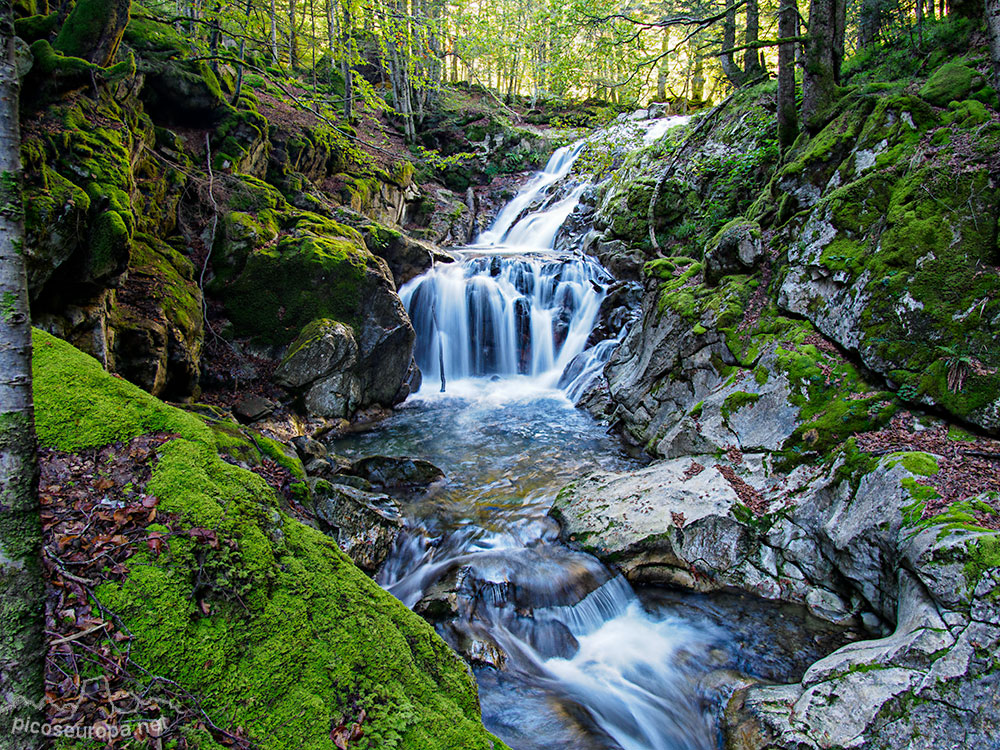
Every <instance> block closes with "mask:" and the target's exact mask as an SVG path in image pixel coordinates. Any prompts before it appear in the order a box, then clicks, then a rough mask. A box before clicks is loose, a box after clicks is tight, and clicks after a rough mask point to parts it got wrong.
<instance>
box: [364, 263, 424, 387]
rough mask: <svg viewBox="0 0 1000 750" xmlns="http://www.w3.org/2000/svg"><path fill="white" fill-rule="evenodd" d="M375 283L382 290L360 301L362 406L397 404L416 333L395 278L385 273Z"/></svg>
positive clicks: (411, 355) (410, 360) (411, 359)
mask: <svg viewBox="0 0 1000 750" xmlns="http://www.w3.org/2000/svg"><path fill="white" fill-rule="evenodd" d="M386 273H388V272H387V271H386ZM374 286H376V288H378V289H379V290H380V292H381V293H378V294H371V295H365V296H364V297H363V298H362V302H361V323H360V326H361V330H360V331H359V334H358V349H359V361H358V366H357V370H356V371H357V374H358V377H359V378H360V380H361V387H362V392H363V394H364V395H363V398H362V405H365V406H367V405H369V404H381V405H383V406H392V405H393V404H395V403H398V401H397V400H396V399H397V398H398V396H399V394H400V386H401V385H402V384H403V382H404V381H405V380H406V378H407V373H408V372H409V371H410V364H411V362H413V341H414V339H415V337H416V334H415V333H414V331H413V326H412V325H411V324H410V319H409V317H408V316H407V314H406V310H405V309H404V308H403V303H402V302H400V300H399V297H397V296H396V294H395V290H394V289H392V281H391V280H390V279H388V278H386V277H385V276H383V277H382V278H381V279H380V281H379V282H377V283H376V284H375V285H374Z"/></svg>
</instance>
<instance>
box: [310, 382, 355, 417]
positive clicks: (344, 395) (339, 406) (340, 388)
mask: <svg viewBox="0 0 1000 750" xmlns="http://www.w3.org/2000/svg"><path fill="white" fill-rule="evenodd" d="M363 399H364V393H363V391H362V386H361V380H360V379H359V378H358V376H357V375H355V374H354V373H352V372H338V373H334V374H333V375H329V376H327V377H325V378H321V379H320V380H317V381H316V382H315V383H313V384H312V385H311V386H310V387H309V390H308V392H307V393H306V396H305V401H304V403H305V409H306V413H307V414H310V415H312V416H315V417H324V418H329V417H348V416H350V415H351V414H353V413H354V412H355V411H356V410H357V408H358V407H359V406H360V405H361V402H362V400H363Z"/></svg>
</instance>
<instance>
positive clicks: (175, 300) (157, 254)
mask: <svg viewBox="0 0 1000 750" xmlns="http://www.w3.org/2000/svg"><path fill="white" fill-rule="evenodd" d="M129 272H130V273H132V274H142V275H145V276H148V277H150V278H153V279H155V280H156V285H155V290H154V291H153V300H155V301H156V302H157V303H158V304H159V305H160V308H161V309H162V310H163V313H164V317H166V318H167V320H169V321H170V322H172V323H173V324H174V325H176V326H177V327H178V328H180V329H181V330H182V331H184V332H185V334H187V335H188V336H189V337H190V338H192V339H193V338H195V337H196V336H198V333H199V331H200V330H201V327H202V312H203V311H202V306H201V291H200V290H199V289H198V284H197V283H196V282H195V279H194V277H195V268H194V265H193V264H192V263H191V261H190V260H189V259H188V258H187V257H185V256H184V255H182V254H181V253H179V252H177V251H176V250H174V249H173V248H172V247H171V246H170V245H168V244H167V243H165V242H162V241H160V240H158V239H156V238H155V237H151V236H149V235H146V234H140V235H137V236H136V241H135V243H134V244H133V252H132V260H131V263H130V265H129Z"/></svg>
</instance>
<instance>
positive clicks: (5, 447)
mask: <svg viewBox="0 0 1000 750" xmlns="http://www.w3.org/2000/svg"><path fill="white" fill-rule="evenodd" d="M0 40H2V43H3V55H2V57H0V708H4V709H6V708H8V707H13V709H14V711H13V712H9V711H8V712H4V713H0V737H2V740H0V743H8V742H9V744H4V747H5V748H11V749H12V750H28V749H29V748H32V749H33V748H37V747H41V745H42V740H43V739H44V738H43V737H42V736H41V735H39V734H29V733H26V732H19V733H13V731H12V730H13V725H14V722H15V721H17V720H26V721H29V722H31V721H43V720H44V706H45V702H44V667H45V639H44V636H43V627H44V624H45V623H44V611H45V607H44V597H45V589H44V586H43V584H42V570H41V558H40V555H39V552H40V549H41V542H42V530H41V523H40V520H39V515H38V462H37V458H36V450H35V428H34V407H33V403H32V395H31V317H30V315H29V313H28V282H27V277H26V275H25V268H24V219H23V215H24V214H23V206H22V198H21V157H20V147H21V134H20V125H19V122H18V97H19V94H20V83H19V80H18V71H17V60H16V56H15V45H14V21H13V7H12V2H11V0H0Z"/></svg>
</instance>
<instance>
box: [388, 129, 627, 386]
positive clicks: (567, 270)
mask: <svg viewBox="0 0 1000 750" xmlns="http://www.w3.org/2000/svg"><path fill="white" fill-rule="evenodd" d="M584 145H585V142H584V141H580V142H578V143H575V144H573V145H571V146H564V147H563V148H561V149H558V150H557V151H556V152H555V153H554V154H553V155H552V157H551V158H550V159H549V162H548V164H547V165H546V167H545V169H544V170H543V171H541V172H539V173H537V174H536V175H535V176H534V177H532V178H531V179H530V180H529V181H528V182H527V183H526V184H525V185H524V187H522V188H521V190H520V191H519V192H518V194H517V195H516V196H515V197H514V199H513V200H511V202H510V203H508V204H507V205H506V206H505V207H504V208H503V209H502V210H501V211H500V213H499V214H498V215H497V218H496V220H495V221H494V222H493V225H492V226H491V227H490V229H489V230H487V231H486V232H484V233H483V234H482V235H481V236H480V237H479V239H478V240H477V242H476V243H475V244H474V245H472V246H471V247H470V248H468V249H466V250H465V256H466V257H465V259H464V260H463V261H462V262H460V263H453V264H443V265H438V266H436V267H435V268H434V269H432V270H431V271H430V272H428V273H426V274H424V275H423V276H421V277H419V278H417V279H414V280H413V281H411V282H409V283H408V284H406V285H404V286H403V288H402V289H401V290H400V293H399V294H400V298H401V299H402V300H403V304H404V305H405V306H406V309H407V312H408V313H409V315H410V320H411V321H412V322H413V327H414V330H416V333H417V338H416V345H415V349H414V357H415V358H416V361H417V365H418V366H419V367H420V371H421V372H422V373H423V376H424V382H425V383H428V384H437V383H441V385H442V388H443V387H445V384H446V383H447V382H449V381H453V380H456V379H462V378H469V377H482V376H487V375H489V376H491V375H500V376H505V375H526V376H529V377H531V378H534V379H536V380H538V382H539V383H542V384H544V385H555V383H556V381H557V380H558V379H559V376H560V374H561V373H562V371H563V370H564V369H565V368H566V366H567V365H568V364H569V363H570V361H572V360H573V358H574V357H576V356H577V355H578V354H579V353H580V352H581V351H582V350H583V348H584V346H585V345H586V342H587V337H588V336H589V335H590V332H591V330H592V329H593V327H594V322H595V320H596V318H597V314H598V311H599V309H600V306H601V300H602V299H603V298H604V293H605V291H606V290H607V286H608V284H609V283H610V282H611V277H610V276H609V274H608V273H607V271H605V270H604V269H603V268H602V267H601V266H600V264H598V263H597V262H596V261H594V260H592V259H590V258H586V257H583V256H579V255H575V256H574V255H569V256H566V255H563V256H557V255H555V254H554V253H553V251H552V247H553V245H554V244H555V238H556V234H557V232H558V231H559V228H560V227H561V226H562V224H563V223H564V222H565V221H566V218H567V217H568V216H569V215H570V213H571V212H572V211H573V209H574V208H575V207H576V205H577V203H578V202H579V200H580V195H581V193H582V192H583V190H584V189H585V188H586V184H585V183H583V184H578V185H573V186H571V187H570V188H569V190H568V192H567V193H566V194H565V195H559V194H555V195H553V193H554V192H555V190H554V189H555V188H556V187H557V186H559V184H560V181H562V180H564V178H566V177H567V175H568V174H569V172H570V169H571V168H572V166H573V163H574V161H576V158H577V157H578V156H579V155H580V152H581V151H582V150H583V147H584ZM547 199H548V200H547ZM539 203H542V204H545V203H550V204H551V205H547V207H544V208H536V210H534V211H531V212H529V213H528V214H527V215H525V216H522V214H523V213H524V211H525V210H527V209H530V208H531V207H532V206H536V207H537V205H538V204H539Z"/></svg>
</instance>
